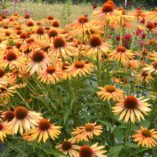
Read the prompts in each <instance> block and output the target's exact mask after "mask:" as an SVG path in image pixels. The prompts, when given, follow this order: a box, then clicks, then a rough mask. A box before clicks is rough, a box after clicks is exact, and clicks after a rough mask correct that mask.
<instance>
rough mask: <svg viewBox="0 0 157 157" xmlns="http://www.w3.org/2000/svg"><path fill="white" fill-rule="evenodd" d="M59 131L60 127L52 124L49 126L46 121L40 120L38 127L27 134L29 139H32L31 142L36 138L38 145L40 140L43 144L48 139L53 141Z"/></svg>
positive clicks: (48, 122)
mask: <svg viewBox="0 0 157 157" xmlns="http://www.w3.org/2000/svg"><path fill="white" fill-rule="evenodd" d="M60 129H61V126H55V125H54V124H51V123H50V121H49V120H48V119H40V120H39V123H38V127H37V128H36V129H33V130H31V131H30V132H28V133H27V134H28V136H30V138H32V141H34V140H35V139H36V138H38V143H39V142H40V141H41V140H43V142H44V143H45V142H46V141H47V139H48V138H49V137H50V138H51V139H53V140H55V139H56V138H58V136H59V134H60V133H61V131H60ZM27 134H26V135H27ZM30 138H29V139H30Z"/></svg>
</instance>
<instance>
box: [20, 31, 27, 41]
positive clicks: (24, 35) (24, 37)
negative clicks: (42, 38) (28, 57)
mask: <svg viewBox="0 0 157 157" xmlns="http://www.w3.org/2000/svg"><path fill="white" fill-rule="evenodd" d="M20 32H21V31H20ZM27 37H28V36H27V33H21V34H20V38H21V39H26V38H27Z"/></svg>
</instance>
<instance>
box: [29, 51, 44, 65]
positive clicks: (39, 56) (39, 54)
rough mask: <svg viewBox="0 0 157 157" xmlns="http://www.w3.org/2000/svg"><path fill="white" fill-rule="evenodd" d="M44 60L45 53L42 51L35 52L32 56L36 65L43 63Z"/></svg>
mask: <svg viewBox="0 0 157 157" xmlns="http://www.w3.org/2000/svg"><path fill="white" fill-rule="evenodd" d="M44 58H45V55H44V52H43V51H41V50H37V51H35V52H34V53H33V55H32V60H33V61H34V62H36V63H40V62H42V61H43V60H44Z"/></svg>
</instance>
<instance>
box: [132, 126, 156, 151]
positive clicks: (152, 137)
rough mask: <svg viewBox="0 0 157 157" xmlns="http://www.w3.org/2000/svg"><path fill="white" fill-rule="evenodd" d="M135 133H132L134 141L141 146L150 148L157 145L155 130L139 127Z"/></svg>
mask: <svg viewBox="0 0 157 157" xmlns="http://www.w3.org/2000/svg"><path fill="white" fill-rule="evenodd" d="M136 132H137V133H136V134H135V135H133V138H134V141H135V142H137V143H138V145H141V146H143V147H148V148H152V147H155V146H157V131H156V130H155V129H151V130H149V129H147V128H144V127H141V129H139V130H137V131H136Z"/></svg>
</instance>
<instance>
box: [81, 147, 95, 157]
mask: <svg viewBox="0 0 157 157" xmlns="http://www.w3.org/2000/svg"><path fill="white" fill-rule="evenodd" d="M79 155H80V157H92V156H93V151H92V149H91V148H90V147H89V146H88V145H84V146H82V147H81V148H80V151H79Z"/></svg>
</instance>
